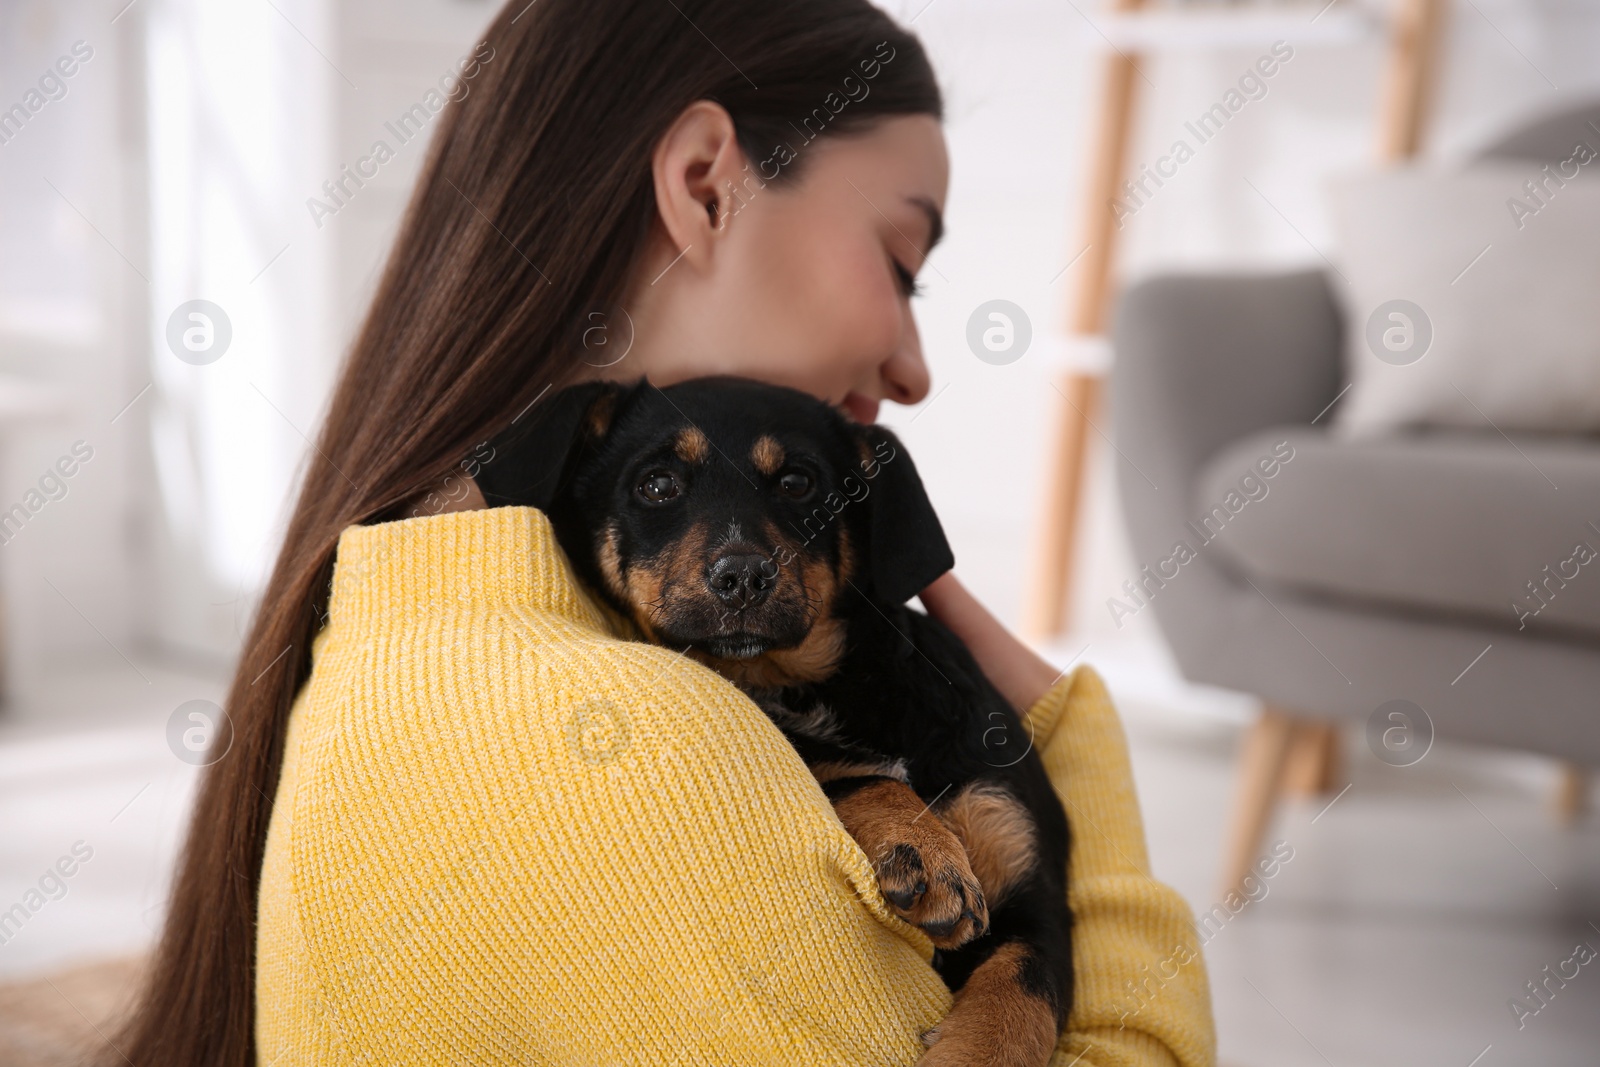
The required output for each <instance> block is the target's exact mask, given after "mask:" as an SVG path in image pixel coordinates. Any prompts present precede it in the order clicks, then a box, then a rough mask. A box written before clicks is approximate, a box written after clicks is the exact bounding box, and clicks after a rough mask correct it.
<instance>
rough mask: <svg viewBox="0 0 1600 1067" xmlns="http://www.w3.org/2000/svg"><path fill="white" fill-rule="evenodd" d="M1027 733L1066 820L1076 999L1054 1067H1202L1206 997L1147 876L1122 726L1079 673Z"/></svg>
mask: <svg viewBox="0 0 1600 1067" xmlns="http://www.w3.org/2000/svg"><path fill="white" fill-rule="evenodd" d="M1025 726H1026V727H1027V729H1028V731H1029V736H1030V737H1031V738H1032V740H1033V744H1034V747H1036V748H1037V749H1038V750H1039V753H1040V755H1041V756H1042V757H1043V759H1044V764H1045V769H1046V771H1047V772H1048V773H1049V775H1050V780H1051V782H1052V783H1053V784H1054V786H1055V789H1056V795H1057V796H1059V797H1060V798H1061V803H1062V806H1063V807H1064V808H1065V809H1066V813H1067V820H1068V823H1069V826H1070V830H1071V834H1072V841H1071V854H1070V856H1069V859H1068V867H1067V900H1068V903H1069V904H1070V905H1071V907H1072V912H1073V916H1074V924H1073V958H1074V969H1075V974H1076V986H1077V988H1076V995H1075V998H1074V1003H1073V1009H1072V1014H1071V1017H1070V1018H1069V1019H1068V1023H1067V1032H1066V1033H1065V1034H1063V1035H1062V1038H1061V1042H1060V1045H1059V1046H1058V1049H1057V1052H1056V1055H1055V1057H1054V1059H1053V1060H1052V1061H1051V1063H1052V1067H1066V1065H1067V1064H1075V1065H1077V1067H1136V1065H1137V1067H1157V1065H1161V1067H1166V1065H1181V1067H1212V1065H1213V1064H1215V1062H1216V1032H1215V1026H1214V1023H1213V1021H1212V1015H1211V991H1210V985H1209V983H1208V981H1207V979H1206V969H1205V961H1204V959H1203V958H1202V956H1201V952H1200V940H1199V937H1198V935H1197V933H1196V931H1195V926H1194V919H1193V914H1192V912H1191V911H1190V909H1189V906H1188V904H1187V903H1186V902H1185V901H1184V900H1183V898H1182V897H1180V896H1179V895H1178V894H1177V892H1176V891H1174V890H1173V889H1171V888H1170V887H1168V886H1166V885H1163V884H1162V883H1160V882H1158V881H1156V880H1155V879H1154V878H1152V877H1151V876H1150V863H1149V860H1148V859H1147V857H1146V854H1145V843H1144V826H1143V823H1142V821H1141V819H1140V815H1139V801H1138V798H1137V796H1136V795H1135V793H1134V786H1133V768H1132V766H1131V765H1130V763H1129V761H1128V746H1127V741H1126V740H1125V738H1124V736H1123V732H1122V724H1121V722H1120V720H1119V719H1118V717H1117V712H1116V709H1115V707H1113V705H1112V703H1111V699H1110V696H1109V695H1108V694H1107V692H1106V688H1105V684H1104V682H1102V681H1101V679H1100V677H1099V675H1097V674H1096V673H1095V672H1094V671H1093V670H1092V669H1091V668H1089V667H1079V668H1078V669H1077V670H1075V671H1073V673H1072V674H1070V675H1069V676H1067V677H1066V678H1063V679H1061V680H1060V681H1059V682H1057V683H1056V684H1055V686H1054V687H1052V688H1051V690H1050V691H1049V692H1048V693H1046V694H1045V695H1044V696H1043V697H1041V698H1040V699H1039V700H1038V702H1037V703H1035V704H1034V706H1033V707H1032V708H1030V709H1029V710H1028V714H1027V717H1026V720H1025Z"/></svg>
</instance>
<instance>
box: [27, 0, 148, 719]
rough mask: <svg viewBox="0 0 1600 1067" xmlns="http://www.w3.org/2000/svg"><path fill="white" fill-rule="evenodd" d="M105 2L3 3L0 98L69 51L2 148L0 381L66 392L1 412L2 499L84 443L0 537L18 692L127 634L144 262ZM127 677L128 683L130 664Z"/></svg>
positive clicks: (120, 29)
mask: <svg viewBox="0 0 1600 1067" xmlns="http://www.w3.org/2000/svg"><path fill="white" fill-rule="evenodd" d="M114 13H115V9H114V8H111V7H109V6H108V5H107V4H105V3H101V2H98V0H66V2H61V3H45V2H43V0H25V2H16V3H11V4H7V5H4V6H3V7H0V107H3V108H7V109H9V108H10V107H11V106H12V105H14V104H18V103H22V104H23V106H25V107H26V106H27V101H28V99H29V98H28V96H27V94H28V93H29V91H30V90H37V89H38V88H39V85H40V80H41V78H43V77H45V75H46V72H47V71H49V70H51V69H52V68H53V67H54V64H55V63H56V62H57V61H58V60H60V59H62V58H63V57H68V58H69V59H70V62H67V63H64V64H63V68H62V69H72V70H73V73H72V75H71V76H70V77H67V78H64V79H62V82H61V85H62V86H63V87H64V90H65V91H64V94H61V93H60V90H59V89H57V88H56V86H55V83H53V82H52V83H49V84H48V85H47V86H46V88H47V89H48V90H51V91H54V92H56V93H57V94H58V95H59V99H53V100H49V101H48V102H47V103H43V104H42V106H40V107H39V109H38V111H37V112H36V113H33V114H31V116H30V117H29V118H28V119H27V120H26V122H25V124H23V125H22V126H21V128H20V130H18V131H16V132H14V133H12V134H11V136H10V138H9V140H7V141H5V143H3V144H0V374H4V375H7V376H12V375H15V376H22V377H25V378H26V379H28V380H31V381H33V382H36V383H40V384H42V385H45V386H48V387H49V388H51V389H53V390H54V392H55V393H56V394H57V396H58V397H59V398H60V401H61V404H60V409H59V412H58V413H57V414H56V415H54V416H51V417H48V418H44V419H41V420H38V421H35V422H31V423H29V424H27V425H23V426H16V425H15V424H12V423H10V422H9V420H7V425H8V428H7V429H6V430H4V431H3V434H0V509H10V508H11V507H12V506H13V505H15V504H18V503H22V504H23V505H24V506H25V507H26V506H27V504H28V502H29V501H30V500H31V501H32V502H34V503H38V502H40V501H41V499H42V497H41V496H35V497H32V498H30V497H29V496H28V495H27V494H28V492H29V490H37V489H38V488H39V482H40V479H41V478H42V477H43V476H44V475H45V472H46V470H47V469H48V468H50V467H52V466H53V465H54V464H55V463H56V462H57V461H58V460H59V459H61V458H62V457H63V456H70V455H71V450H72V446H73V443H74V442H76V441H80V440H81V441H83V442H84V445H83V446H82V448H81V449H80V452H82V451H86V450H87V451H92V459H90V460H89V461H88V462H87V463H84V464H81V465H78V466H76V469H75V472H74V474H73V475H72V476H71V477H70V478H68V479H66V480H65V486H66V492H65V495H64V496H61V497H60V499H56V500H51V501H49V502H48V503H45V504H44V505H43V506H42V507H40V508H39V509H38V510H37V512H35V513H33V514H32V515H31V517H30V518H29V519H28V520H27V522H26V524H25V525H24V526H23V527H22V528H21V529H20V530H19V531H17V532H16V533H15V535H14V536H12V537H10V538H9V539H8V540H7V541H6V543H5V544H3V545H0V603H3V608H4V615H5V625H6V641H5V653H6V659H7V666H8V668H9V671H10V673H11V676H12V677H11V681H12V682H13V683H14V684H15V686H16V687H18V688H24V689H25V688H27V687H28V686H29V685H31V684H33V683H34V682H36V681H37V680H38V678H39V677H40V676H41V674H42V673H44V672H48V671H50V670H70V669H72V667H73V665H74V664H76V663H79V662H81V661H82V660H83V659H85V658H86V657H87V658H97V657H113V658H115V657H116V655H117V653H116V651H115V650H114V648H113V646H115V648H118V649H129V648H130V647H131V642H132V637H133V629H134V626H133V619H134V614H135V611H134V604H133V602H132V593H131V590H130V587H129V583H128V575H129V573H130V572H131V571H132V570H133V559H134V547H133V543H132V537H133V534H134V530H133V529H132V527H131V525H130V521H129V520H130V515H131V514H132V511H133V508H134V506H135V497H136V495H137V492H138V491H137V489H136V487H135V476H134V471H135V469H136V468H137V465H138V463H137V456H136V452H137V445H138V441H139V438H140V431H139V427H138V424H137V422H136V421H135V420H134V419H131V418H128V417H124V418H121V419H118V420H116V421H115V422H113V421H112V420H113V418H114V417H115V416H116V415H117V413H118V411H119V410H120V409H121V408H122V407H123V406H124V405H125V404H126V403H127V402H128V401H129V400H130V399H131V398H132V397H133V396H134V395H135V393H136V392H137V391H138V389H139V388H140V385H142V380H137V379H138V374H137V370H136V367H135V363H136V362H137V360H138V357H139V352H140V347H141V346H140V339H139V337H138V335H137V330H138V327H137V324H138V323H139V322H140V316H141V306H140V297H141V291H142V290H143V289H144V288H145V284H146V283H145V276H146V275H148V271H149V266H148V261H147V259H146V257H145V255H144V249H143V244H142V237H141V228H140V225H139V219H138V215H137V213H136V211H134V210H132V209H133V208H135V207H136V205H132V204H130V201H129V198H128V196H127V191H128V185H127V184H126V183H128V182H129V181H130V174H129V170H128V166H127V160H128V156H127V152H126V148H127V145H126V142H125V130H126V126H125V122H124V120H125V119H127V118H128V117H129V116H127V115H126V114H125V113H124V112H123V110H122V106H121V105H122V98H121V95H120V92H119V86H120V83H121V80H122V78H123V77H124V75H125V73H126V69H125V65H124V58H125V55H124V48H123V44H124V41H125V31H126V27H125V26H123V25H121V24H120V23H119V24H113V23H112V22H111V18H112V15H113V14H114ZM75 42H82V43H81V44H80V45H79V55H78V56H73V55H72V50H73V46H74V43H75ZM85 55H86V56H87V57H88V58H87V59H84V58H82V57H83V56H85ZM58 73H59V72H58ZM44 98H45V94H41V95H40V96H38V97H33V98H32V100H33V102H34V103H36V104H37V103H40V102H41V100H42V99H44ZM135 117H136V116H135ZM66 466H67V468H68V469H72V468H73V467H74V464H72V463H70V462H69V463H68V464H67V465H66ZM128 677H129V678H130V679H131V680H133V681H135V682H137V681H138V679H137V677H136V676H135V674H134V672H133V671H132V669H131V668H130V669H129V671H128Z"/></svg>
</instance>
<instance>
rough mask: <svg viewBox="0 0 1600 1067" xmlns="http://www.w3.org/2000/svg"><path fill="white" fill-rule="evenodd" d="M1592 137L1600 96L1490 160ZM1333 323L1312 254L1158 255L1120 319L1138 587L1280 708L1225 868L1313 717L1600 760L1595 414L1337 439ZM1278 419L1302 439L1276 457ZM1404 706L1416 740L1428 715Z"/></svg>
mask: <svg viewBox="0 0 1600 1067" xmlns="http://www.w3.org/2000/svg"><path fill="white" fill-rule="evenodd" d="M1578 141H1585V142H1586V143H1588V144H1590V145H1592V146H1596V147H1600V104H1591V105H1589V106H1586V107H1583V108H1579V109H1576V110H1572V111H1567V112H1564V113H1562V114H1558V115H1555V116H1553V117H1550V118H1546V119H1544V120H1542V121H1539V122H1536V123H1533V124H1531V125H1528V126H1526V127H1524V128H1521V129H1518V130H1517V131H1515V132H1513V133H1511V134H1509V135H1507V136H1505V137H1503V138H1501V139H1500V140H1499V141H1497V142H1496V143H1495V144H1493V145H1492V146H1490V147H1489V148H1487V149H1485V150H1484V151H1483V152H1481V153H1480V155H1479V158H1497V159H1525V160H1528V161H1529V162H1530V164H1531V168H1532V171H1537V169H1538V168H1539V167H1540V166H1542V165H1543V164H1544V163H1546V162H1555V161H1559V160H1561V159H1565V158H1567V157H1568V156H1570V155H1571V153H1572V148H1573V145H1574V144H1575V143H1577V142H1578ZM1342 332H1343V324H1342V320H1341V317H1340V313H1339V308H1338V306H1337V304H1336V297H1335V294H1334V292H1333V290H1332V288H1331V287H1330V285H1329V283H1328V279H1327V278H1326V276H1325V275H1324V274H1323V273H1322V272H1320V271H1303V272H1297V273H1287V274H1285V273H1278V274H1255V275H1189V276H1166V277H1158V278H1154V279H1151V280H1148V281H1145V282H1143V283H1142V284H1139V285H1137V286H1134V287H1133V288H1131V289H1130V290H1129V291H1128V292H1127V293H1126V294H1125V296H1124V297H1123V299H1122V300H1121V301H1120V303H1119V306H1118V309H1117V312H1116V316H1115V323H1114V327H1113V344H1114V347H1115V352H1116V359H1115V363H1114V368H1113V371H1112V377H1111V415H1112V421H1113V424H1114V426H1115V439H1116V440H1117V442H1118V447H1119V449H1120V450H1121V452H1122V453H1123V454H1124V455H1125V456H1126V460H1127V461H1126V462H1119V464H1118V488H1119V492H1120V496H1121V499H1122V505H1123V509H1124V512H1125V517H1126V522H1127V527H1128V531H1129V536H1130V538H1131V541H1132V546H1133V549H1134V552H1135V555H1136V557H1137V559H1138V561H1139V562H1140V564H1141V565H1149V569H1148V570H1146V571H1144V572H1142V575H1141V578H1140V580H1139V582H1138V583H1137V584H1138V586H1139V588H1138V589H1136V590H1135V592H1136V593H1137V594H1138V602H1137V603H1135V602H1132V601H1130V602H1129V603H1130V606H1132V607H1133V608H1134V609H1135V610H1140V611H1142V610H1145V609H1146V608H1148V610H1149V611H1151V612H1152V613H1153V615H1154V617H1155V619H1156V621H1157V623H1158V624H1159V626H1160V627H1161V630H1162V632H1163V634H1164V635H1165V636H1166V638H1167V640H1168V641H1169V643H1170V644H1171V646H1172V649H1173V652H1174V653H1175V655H1176V658H1177V661H1178V664H1179V665H1180V667H1181V669H1182V671H1183V673H1184V674H1185V676H1186V677H1188V678H1189V679H1191V680H1193V681H1197V682H1206V683H1211V684H1214V685H1220V686H1226V687H1228V688H1232V689H1236V690H1241V691H1244V692H1247V693H1251V694H1254V695H1256V696H1258V697H1260V698H1261V699H1262V701H1263V705H1264V708H1265V710H1264V711H1263V713H1262V716H1261V718H1260V720H1259V721H1258V723H1257V724H1256V725H1255V727H1254V728H1253V729H1252V730H1251V731H1250V732H1249V734H1248V735H1247V737H1246V741H1245V745H1244V748H1243V750H1242V753H1241V766H1240V770H1239V793H1238V800H1237V801H1236V804H1237V807H1236V811H1235V816H1234V823H1233V827H1232V830H1231V843H1230V845H1229V849H1228V855H1227V857H1226V859H1225V864H1226V866H1225V869H1224V872H1223V874H1224V882H1225V884H1228V885H1230V886H1231V885H1234V884H1237V881H1238V879H1239V878H1240V877H1242V875H1243V874H1244V873H1245V871H1246V870H1247V868H1248V866H1249V865H1250V863H1251V862H1252V861H1253V860H1254V859H1255V857H1256V854H1257V850H1258V849H1259V845H1260V841H1261V836H1262V834H1263V833H1264V831H1265V827H1266V825H1267V823H1268V821H1269V820H1270V818H1271V815H1272V811H1273V808H1274V805H1275V803H1276V798H1277V797H1278V795H1279V793H1280V792H1281V790H1282V788H1283V784H1284V777H1285V773H1286V770H1285V769H1286V766H1288V765H1289V764H1290V762H1291V753H1294V752H1300V753H1304V752H1313V753H1315V752H1316V750H1317V749H1316V746H1314V745H1313V746H1308V745H1307V742H1308V741H1314V740H1316V739H1318V738H1319V737H1320V739H1321V740H1322V741H1323V742H1324V745H1323V754H1322V755H1313V756H1310V757H1307V758H1311V759H1321V760H1325V759H1326V754H1325V751H1326V748H1325V742H1326V740H1327V738H1328V737H1329V736H1330V735H1331V728H1330V725H1329V724H1330V723H1332V722H1336V721H1338V720H1340V719H1349V718H1356V719H1359V720H1370V719H1371V718H1372V717H1373V716H1374V714H1375V712H1377V709H1379V708H1380V706H1382V705H1385V704H1387V703H1388V702H1390V701H1394V700H1404V701H1410V702H1412V703H1413V704H1414V705H1416V706H1418V707H1420V708H1421V709H1422V710H1423V711H1424V712H1425V713H1426V717H1427V720H1428V721H1429V722H1431V729H1432V731H1433V732H1434V733H1435V734H1436V735H1437V736H1439V737H1443V738H1452V739H1459V740H1462V741H1469V742H1478V743H1484V744H1490V745H1501V746H1509V747H1513V748H1518V749H1523V750H1527V751H1530V752H1537V753H1543V754H1547V755H1550V756H1554V757H1557V758H1559V759H1562V760H1565V761H1569V762H1570V763H1572V764H1575V765H1580V766H1588V767H1593V766H1597V765H1600V561H1597V562H1595V563H1594V564H1591V565H1587V566H1582V567H1581V568H1580V572H1579V573H1578V575H1577V576H1576V577H1571V573H1572V567H1573V565H1572V564H1570V563H1569V562H1568V561H1569V560H1570V559H1571V558H1572V557H1573V555H1574V548H1575V545H1576V544H1577V543H1578V542H1587V544H1588V545H1589V546H1592V547H1594V548H1596V549H1600V437H1596V436H1577V435H1569V436H1556V435H1536V434H1522V435H1515V434H1514V435H1513V436H1512V438H1510V439H1507V438H1505V437H1503V436H1501V435H1500V434H1499V433H1498V432H1496V431H1495V430H1494V429H1492V428H1491V427H1490V426H1488V425H1487V424H1486V425H1485V426H1484V428H1483V430H1482V431H1481V432H1477V431H1467V430H1450V431H1445V430H1438V431H1427V432H1416V433H1408V434H1405V435H1401V436H1396V437H1393V438H1389V439H1382V440H1363V441H1360V442H1349V441H1343V440H1339V439H1337V438H1335V437H1333V436H1332V435H1331V434H1330V433H1329V432H1328V429H1327V426H1328V423H1329V422H1330V421H1331V419H1332V413H1331V412H1329V413H1328V414H1322V413H1323V412H1325V411H1326V410H1327V409H1328V408H1329V405H1330V404H1333V403H1334V401H1335V399H1336V398H1337V397H1338V396H1339V395H1340V391H1341V390H1342V389H1343V388H1344V385H1345V382H1346V379H1345V378H1344V377H1343V369H1342V358H1341V352H1342V347H1341V346H1342ZM1319 416H1320V418H1319ZM1314 420H1316V421H1315V424H1313V421H1314ZM1279 442H1288V445H1287V448H1292V449H1293V455H1292V458H1291V459H1289V460H1288V462H1282V461H1281V460H1279V461H1278V462H1277V463H1276V464H1275V465H1274V464H1273V463H1272V462H1271V459H1272V458H1275V457H1274V448H1275V447H1278V443H1279ZM1264 458H1266V459H1268V462H1266V463H1263V462H1262V461H1263V459H1264ZM1269 469H1270V470H1271V471H1272V477H1270V478H1269V477H1266V476H1265V472H1266V471H1267V470H1269ZM1247 475H1248V476H1250V478H1251V480H1249V481H1245V478H1246V476H1247ZM1147 479H1148V481H1147ZM1151 483H1154V484H1153V485H1152V484H1151ZM1241 483H1243V487H1242V488H1241ZM1555 487H1559V490H1558V489H1557V488H1555ZM1230 491H1232V492H1234V494H1235V495H1234V497H1233V498H1232V499H1231V500H1229V499H1228V494H1229V492H1230ZM1263 493H1264V495H1263ZM1252 498H1254V499H1252ZM1225 500H1228V503H1229V504H1230V505H1232V506H1222V507H1220V509H1219V508H1218V506H1219V505H1223V503H1224V501H1225ZM1235 512H1236V513H1235ZM1207 516H1209V521H1207V522H1203V521H1202V519H1203V517H1207ZM1179 543H1184V544H1186V545H1187V546H1188V547H1189V549H1190V550H1191V552H1190V553H1184V552H1177V551H1175V549H1176V547H1177V545H1178V544H1179ZM1191 553H1192V554H1191ZM1563 573H1564V574H1565V575H1567V577H1566V578H1563V577H1562V574H1563ZM1169 576H1170V577H1169ZM1529 583H1533V585H1532V586H1530V585H1529ZM1535 586H1536V587H1537V589H1538V593H1537V595H1538V597H1539V599H1535V589H1534V587H1535ZM1516 602H1522V603H1525V604H1528V605H1538V604H1544V606H1543V607H1542V609H1541V610H1539V611H1538V612H1537V614H1533V613H1531V612H1527V613H1519V612H1518V611H1517V610H1515V609H1514V608H1513V604H1514V603H1516ZM1546 602H1547V603H1546ZM1397 707H1398V706H1397ZM1401 710H1402V711H1404V710H1405V709H1403V708H1402V709H1401ZM1410 720H1416V721H1414V722H1412V721H1410ZM1388 721H1389V720H1388V712H1387V711H1386V712H1385V713H1384V715H1383V716H1381V717H1380V724H1381V725H1386V724H1387V723H1388ZM1393 721H1394V723H1395V724H1397V725H1399V726H1400V727H1401V729H1402V731H1404V730H1406V729H1409V728H1413V727H1414V728H1415V729H1416V730H1417V733H1415V734H1413V735H1412V736H1411V737H1410V738H1409V739H1408V738H1407V737H1406V736H1405V734H1404V733H1403V732H1402V733H1400V734H1396V735H1395V736H1396V738H1397V739H1399V740H1401V741H1403V742H1405V743H1408V744H1421V743H1422V738H1423V736H1424V735H1425V734H1426V731H1427V725H1426V723H1424V722H1423V721H1422V719H1421V718H1420V717H1419V716H1416V715H1415V714H1414V713H1412V714H1410V715H1409V716H1408V718H1407V719H1406V720H1400V719H1396V720H1393ZM1402 761H1403V759H1402ZM1325 766H1326V765H1325V764H1324V767H1325ZM1290 773H1293V772H1292V771H1291V772H1290ZM1306 773H1310V774H1311V775H1312V776H1313V777H1314V776H1315V775H1316V773H1317V768H1312V769H1311V770H1310V771H1309V772H1307V771H1306V770H1305V769H1304V768H1302V771H1301V774H1302V776H1303V775H1304V774H1306ZM1579 781H1581V779H1579Z"/></svg>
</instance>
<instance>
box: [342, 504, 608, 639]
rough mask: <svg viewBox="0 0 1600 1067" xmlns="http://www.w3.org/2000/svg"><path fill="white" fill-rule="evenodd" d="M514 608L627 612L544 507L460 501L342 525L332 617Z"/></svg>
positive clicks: (590, 617) (597, 622)
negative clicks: (475, 506) (571, 556)
mask: <svg viewBox="0 0 1600 1067" xmlns="http://www.w3.org/2000/svg"><path fill="white" fill-rule="evenodd" d="M508 608H523V609H532V610H536V611H546V612H552V613H555V614H559V615H562V616H565V617H567V618H570V619H573V620H575V621H577V622H580V623H583V624H586V625H588V626H590V627H593V628H594V629H597V630H607V631H610V632H612V633H617V632H618V622H619V620H617V618H616V616H615V614H614V613H612V612H611V611H610V610H609V609H606V608H604V607H602V606H601V605H600V604H599V603H597V602H596V600H595V599H594V598H593V597H592V596H591V595H590V594H589V593H588V592H587V591H586V590H585V589H584V588H583V587H582V586H581V585H579V584H578V580H577V577H576V575H575V574H574V573H573V570H572V564H571V562H570V561H569V560H568V559H567V555H566V553H565V552H563V551H562V550H561V546H560V544H559V543H558V542H557V541H556V536H555V531H554V530H553V529H552V528H551V526H550V520H549V519H548V518H547V517H546V516H545V514H544V512H542V511H539V510H538V509H536V508H529V507H500V508H484V509H481V510H477V511H457V512H451V513H449V514H445V515H430V516H427V517H425V518H418V519H401V520H399V521H396V522H383V523H378V524H376V525H372V526H351V527H348V528H347V529H346V530H345V531H344V533H342V534H340V535H339V547H338V555H337V556H336V557H335V563H334V568H333V591H332V595H331V597H330V599H329V603H328V613H329V622H330V623H331V624H335V625H345V624H354V625H358V626H359V625H364V624H366V623H368V622H377V623H379V624H380V625H381V624H382V623H383V622H384V621H385V620H393V619H395V618H398V617H403V616H416V615H419V614H433V613H436V612H438V611H441V610H443V611H450V610H495V609H501V610H503V609H508Z"/></svg>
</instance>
